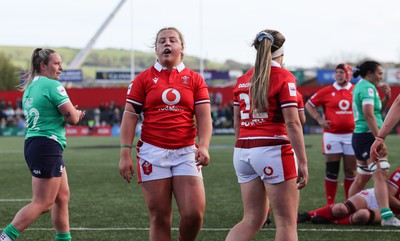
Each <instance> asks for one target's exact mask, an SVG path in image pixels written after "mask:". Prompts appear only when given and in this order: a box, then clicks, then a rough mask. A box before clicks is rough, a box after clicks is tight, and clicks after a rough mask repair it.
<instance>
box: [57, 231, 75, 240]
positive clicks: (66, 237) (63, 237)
mask: <svg viewBox="0 0 400 241" xmlns="http://www.w3.org/2000/svg"><path fill="white" fill-rule="evenodd" d="M71 240H72V238H71V233H70V232H68V233H56V241H71Z"/></svg>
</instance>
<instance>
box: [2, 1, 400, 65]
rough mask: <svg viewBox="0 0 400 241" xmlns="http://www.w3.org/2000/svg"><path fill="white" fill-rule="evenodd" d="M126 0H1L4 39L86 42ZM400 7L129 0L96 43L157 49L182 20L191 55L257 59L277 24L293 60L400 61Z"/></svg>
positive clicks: (299, 62)
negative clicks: (261, 42) (262, 38)
mask: <svg viewBox="0 0 400 241" xmlns="http://www.w3.org/2000/svg"><path fill="white" fill-rule="evenodd" d="M119 2H120V0H51V1H50V0H35V1H32V0H5V1H1V3H0V29H1V34H0V45H6V46H7V45H12V46H15V45H17V46H18V45H21V46H34V47H41V46H47V47H52V48H55V49H56V47H72V48H83V47H84V46H85V45H86V44H87V43H88V42H89V40H90V39H91V37H92V36H93V35H94V34H95V33H96V31H97V30H98V29H99V27H100V26H101V24H102V23H103V22H104V21H105V19H106V18H107V17H108V15H109V14H110V13H111V11H112V10H113V9H114V8H115V7H116V6H117V4H118V3H119ZM200 6H201V8H200ZM399 9H400V1H397V0H382V1H376V0H364V1H349V0H335V1H322V0H301V1H300V0H279V1H277V0H275V1H266V0H254V1H253V0H249V1H237V0H170V1H165V0H164V1H163V0H151V1H143V0H141V1H139V0H126V2H125V3H124V5H123V6H122V8H121V9H120V11H119V12H118V13H117V14H116V15H115V17H114V19H113V20H112V21H111V23H110V24H109V25H108V28H107V29H106V30H105V31H104V32H103V33H102V35H100V37H99V38H98V40H97V41H96V44H95V45H94V48H108V47H112V48H122V49H132V48H133V49H136V50H141V51H146V52H153V49H152V48H151V46H152V44H153V42H154V37H155V35H156V33H157V31H158V30H159V29H161V28H163V27H167V26H174V27H177V28H178V29H179V30H181V32H182V33H183V35H184V38H185V41H186V54H187V55H194V56H197V57H201V56H203V57H205V58H208V59H211V60H215V61H219V62H223V61H225V60H227V59H233V60H236V61H239V62H242V63H253V59H254V57H255V51H254V50H253V48H252V47H251V46H250V45H251V42H252V40H253V38H254V36H255V35H256V34H257V32H259V31H260V30H262V29H265V28H270V29H276V30H279V31H281V32H282V33H283V34H284V35H285V36H286V39H287V40H286V44H285V49H286V54H285V63H286V66H289V67H306V68H307V67H315V66H322V65H323V64H324V63H326V62H333V63H335V62H339V61H354V60H357V59H360V58H362V57H369V58H374V59H376V60H378V61H384V62H388V61H394V62H400V33H398V31H399V26H400V14H398V11H399ZM201 13H202V14H201Z"/></svg>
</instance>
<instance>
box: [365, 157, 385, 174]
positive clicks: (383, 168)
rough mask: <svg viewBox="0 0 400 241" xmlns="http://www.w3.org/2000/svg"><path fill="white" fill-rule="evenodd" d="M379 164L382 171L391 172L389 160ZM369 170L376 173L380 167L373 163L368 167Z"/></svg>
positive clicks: (380, 161) (381, 161)
mask: <svg viewBox="0 0 400 241" xmlns="http://www.w3.org/2000/svg"><path fill="white" fill-rule="evenodd" d="M379 164H380V166H381V170H389V168H390V164H389V162H388V160H383V159H382V160H379ZM368 168H369V170H371V172H374V171H376V169H378V167H377V166H376V163H374V162H371V163H370V164H369V165H368Z"/></svg>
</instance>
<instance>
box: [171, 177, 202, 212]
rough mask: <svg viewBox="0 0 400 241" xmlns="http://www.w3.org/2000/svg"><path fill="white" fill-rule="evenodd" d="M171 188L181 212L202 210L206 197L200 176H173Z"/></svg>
mask: <svg viewBox="0 0 400 241" xmlns="http://www.w3.org/2000/svg"><path fill="white" fill-rule="evenodd" d="M172 189H173V193H174V196H175V199H176V202H177V204H178V208H179V211H180V212H181V213H190V212H197V213H198V214H199V213H201V214H202V213H203V212H204V209H205V205H206V198H205V190H204V184H203V179H202V178H200V177H197V176H175V177H173V178H172ZM188 193H190V195H188Z"/></svg>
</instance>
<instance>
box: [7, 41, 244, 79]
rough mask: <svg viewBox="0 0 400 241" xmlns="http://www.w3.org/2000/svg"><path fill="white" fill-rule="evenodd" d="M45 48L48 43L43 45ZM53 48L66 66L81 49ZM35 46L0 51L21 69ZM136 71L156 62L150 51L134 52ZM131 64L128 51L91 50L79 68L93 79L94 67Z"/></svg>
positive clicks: (229, 66) (237, 66) (215, 66)
mask: <svg viewBox="0 0 400 241" xmlns="http://www.w3.org/2000/svg"><path fill="white" fill-rule="evenodd" d="M46 47H48V46H46ZM48 48H52V49H54V50H56V51H57V52H58V53H59V54H60V55H61V58H62V59H63V65H64V68H65V69H68V63H70V62H71V61H72V59H73V58H74V57H75V56H76V55H77V54H78V53H79V51H80V49H74V48H68V47H48ZM34 49H35V47H26V46H24V47H21V46H0V53H1V52H2V53H4V54H5V56H6V57H7V58H9V59H10V60H11V61H12V63H13V64H14V65H15V66H16V67H18V68H20V69H21V70H27V69H29V62H30V58H31V54H32V52H33V50H34ZM134 56H135V70H136V71H140V70H143V69H147V68H148V67H150V66H152V65H153V64H154V61H155V54H154V53H152V52H142V51H135V52H134ZM184 63H185V65H186V66H187V67H188V68H191V69H199V64H200V60H199V58H197V57H194V56H187V55H185V59H184ZM130 64H131V52H130V50H124V49H93V50H92V51H91V52H90V54H89V55H88V57H87V58H86V60H85V62H84V63H83V65H82V67H81V69H82V72H83V78H84V79H94V78H95V74H96V70H129V69H130ZM204 68H205V69H210V70H211V69H212V70H246V69H248V68H250V65H248V64H241V63H238V62H236V61H233V60H227V61H225V63H219V62H215V61H209V60H204Z"/></svg>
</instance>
